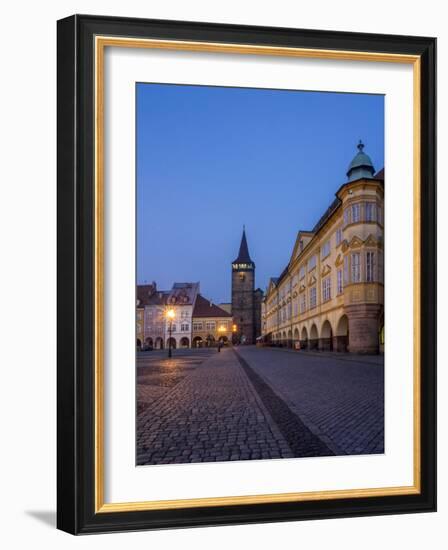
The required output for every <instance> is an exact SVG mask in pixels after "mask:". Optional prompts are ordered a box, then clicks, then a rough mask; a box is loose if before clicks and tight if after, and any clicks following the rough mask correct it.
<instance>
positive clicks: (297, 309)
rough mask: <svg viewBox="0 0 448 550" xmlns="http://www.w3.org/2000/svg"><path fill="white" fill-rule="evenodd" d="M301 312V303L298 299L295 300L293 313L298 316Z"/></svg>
mask: <svg viewBox="0 0 448 550" xmlns="http://www.w3.org/2000/svg"><path fill="white" fill-rule="evenodd" d="M298 314H299V303H298V301H297V299H295V300H294V306H293V315H294V317H297V315H298Z"/></svg>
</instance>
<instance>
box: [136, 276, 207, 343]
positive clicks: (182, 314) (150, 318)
mask: <svg viewBox="0 0 448 550" xmlns="http://www.w3.org/2000/svg"><path fill="white" fill-rule="evenodd" d="M198 293H199V283H174V285H173V287H172V289H171V290H158V289H157V285H156V283H155V282H153V283H152V284H147V285H138V286H137V348H138V347H139V342H140V347H141V349H151V348H154V349H164V348H166V347H168V345H169V338H171V347H172V348H177V347H184V348H186V347H187V348H188V347H191V334H192V318H193V317H192V314H193V307H194V304H195V301H196V297H197V295H198ZM142 310H143V311H144V313H143V323H142V313H141V311H142ZM168 310H172V311H173V312H174V317H173V318H172V319H171V320H170V319H169V318H168V317H167V312H168ZM142 333H143V337H142V336H141V334H142Z"/></svg>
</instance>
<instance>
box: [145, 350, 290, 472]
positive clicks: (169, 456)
mask: <svg viewBox="0 0 448 550" xmlns="http://www.w3.org/2000/svg"><path fill="white" fill-rule="evenodd" d="M179 361H182V358H179ZM292 456H294V455H293V453H292V451H291V449H290V447H289V445H288V443H287V442H286V440H285V439H284V437H283V436H282V434H281V432H280V431H279V429H278V427H277V425H276V424H275V422H273V420H272V418H271V417H270V415H269V413H268V412H267V410H266V408H265V406H264V405H263V403H262V402H261V400H260V397H259V396H258V395H257V393H256V391H255V390H254V387H253V385H252V384H251V382H250V381H249V379H248V378H247V376H246V374H245V373H244V371H243V369H242V367H241V366H240V364H239V362H238V360H237V358H236V356H235V354H234V353H233V351H232V349H230V348H227V349H223V350H222V351H221V353H216V354H214V355H211V356H210V357H209V358H208V359H206V360H205V361H204V362H203V363H202V364H201V365H199V366H198V367H197V368H196V369H195V370H194V371H192V372H191V373H189V374H188V375H187V376H185V378H184V379H183V380H182V381H181V382H179V383H178V384H177V385H176V386H175V387H174V388H173V389H172V390H171V391H169V393H167V394H165V395H164V396H162V397H161V398H160V399H157V400H155V401H154V402H153V403H151V404H150V405H149V407H148V408H147V409H146V410H145V411H144V412H143V413H142V414H141V415H139V417H138V420H137V463H138V464H140V465H142V464H176V463H185V462H213V461H225V460H247V459H264V458H290V457H292Z"/></svg>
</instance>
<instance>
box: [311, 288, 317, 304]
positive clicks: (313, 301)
mask: <svg viewBox="0 0 448 550" xmlns="http://www.w3.org/2000/svg"><path fill="white" fill-rule="evenodd" d="M316 304H317V294H316V287H315V286H313V287H312V288H310V309H313V307H316Z"/></svg>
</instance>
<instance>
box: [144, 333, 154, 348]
mask: <svg viewBox="0 0 448 550" xmlns="http://www.w3.org/2000/svg"><path fill="white" fill-rule="evenodd" d="M145 347H146V349H148V348H150V349H152V348H153V347H154V344H153V340H152V338H151V336H148V338H146V339H145Z"/></svg>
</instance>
